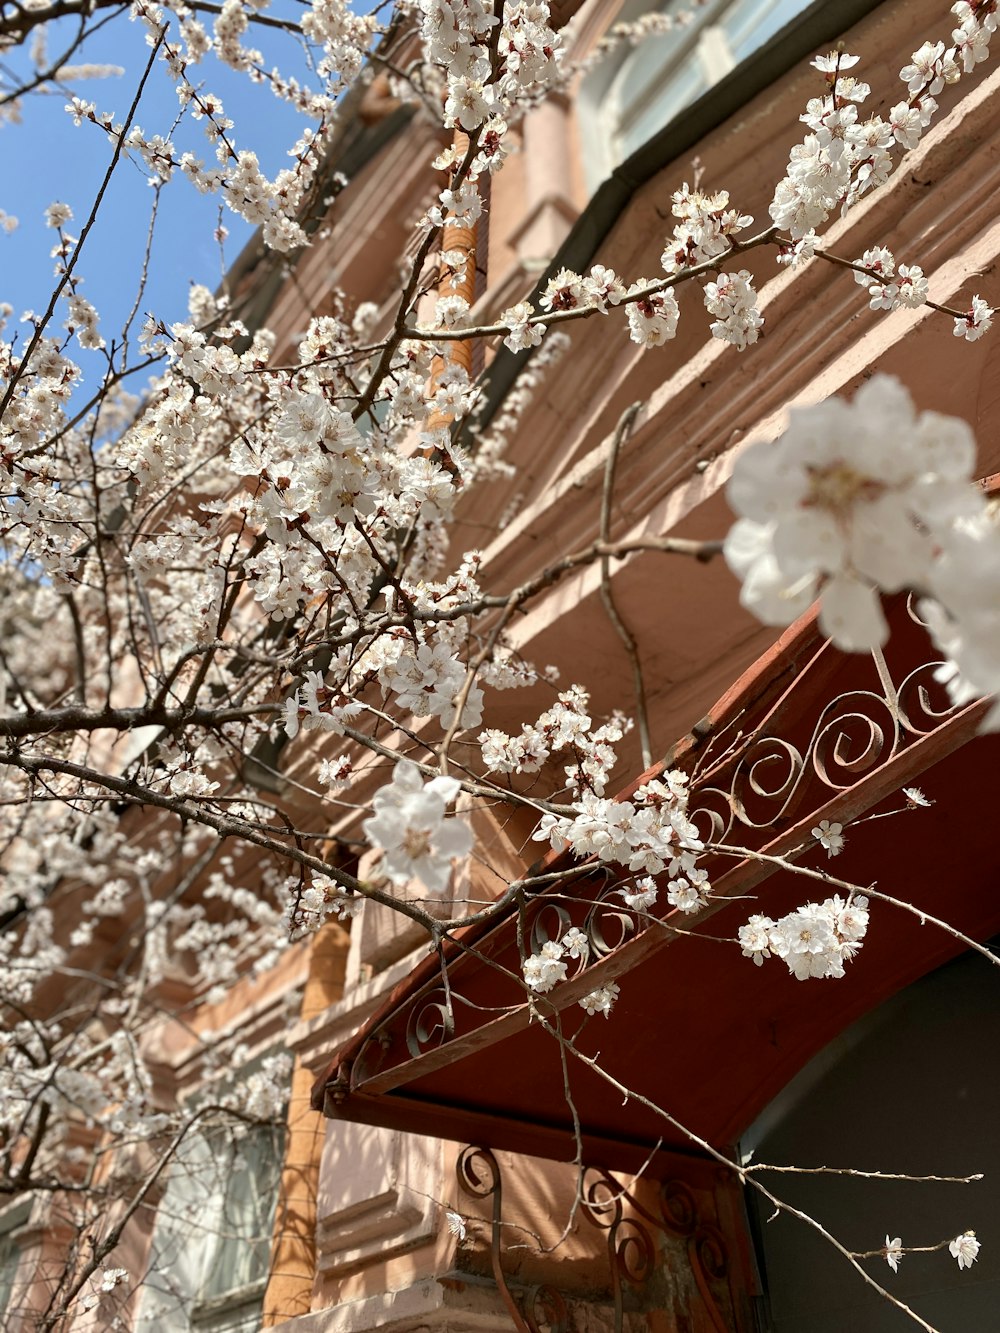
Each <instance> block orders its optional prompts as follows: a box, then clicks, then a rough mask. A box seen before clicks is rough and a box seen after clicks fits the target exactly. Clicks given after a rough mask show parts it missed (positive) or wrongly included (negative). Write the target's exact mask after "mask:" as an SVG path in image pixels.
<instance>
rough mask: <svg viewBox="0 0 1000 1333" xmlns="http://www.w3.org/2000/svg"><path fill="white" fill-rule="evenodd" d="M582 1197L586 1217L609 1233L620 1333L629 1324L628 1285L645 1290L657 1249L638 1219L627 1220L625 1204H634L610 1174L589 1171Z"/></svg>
mask: <svg viewBox="0 0 1000 1333" xmlns="http://www.w3.org/2000/svg"><path fill="white" fill-rule="evenodd" d="M581 1195H582V1207H583V1215H584V1217H586V1218H587V1220H588V1221H590V1222H592V1223H593V1224H594V1226H596V1227H599V1228H600V1229H601V1230H602V1231H606V1232H607V1246H608V1262H609V1266H610V1269H611V1294H612V1297H613V1299H614V1303H615V1333H620V1331H621V1329H622V1326H623V1324H624V1320H625V1285H626V1284H628V1285H629V1286H631V1287H641V1286H644V1285H645V1283H646V1282H647V1281H648V1280H649V1276H650V1274H651V1273H652V1272H653V1269H654V1268H655V1266H656V1245H655V1244H654V1242H653V1238H652V1236H651V1235H650V1234H649V1232H648V1231H647V1230H646V1228H645V1227H644V1226H643V1225H642V1223H641V1222H640V1221H638V1219H637V1218H635V1217H633V1216H626V1214H625V1208H624V1204H623V1202H622V1201H623V1200H626V1199H627V1200H628V1201H629V1202H630V1203H634V1200H632V1199H631V1197H630V1196H629V1195H628V1194H627V1193H626V1191H625V1190H623V1189H622V1187H621V1186H620V1185H619V1184H618V1182H617V1181H616V1180H614V1179H613V1178H612V1177H611V1176H609V1175H608V1174H607V1172H606V1171H599V1170H596V1169H595V1168H589V1169H588V1170H587V1171H585V1172H584V1176H583V1188H582V1191H581Z"/></svg>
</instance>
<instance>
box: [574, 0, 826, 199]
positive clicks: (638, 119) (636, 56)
mask: <svg viewBox="0 0 1000 1333" xmlns="http://www.w3.org/2000/svg"><path fill="white" fill-rule="evenodd" d="M806 3H807V0H707V3H705V4H703V5H700V6H699V5H696V4H694V3H693V0H667V2H666V3H665V4H663V5H661V6H660V7H659V10H658V12H659V13H661V14H663V15H665V16H667V17H670V18H673V19H675V20H676V24H675V26H674V28H673V29H672V30H671V31H669V32H666V33H661V34H660V35H658V36H655V37H651V38H648V39H646V40H644V41H643V42H642V43H641V44H640V45H639V46H637V47H632V46H629V45H627V44H622V45H620V46H618V47H617V48H616V49H615V50H613V51H612V52H611V53H610V54H609V55H608V57H607V59H606V60H604V61H602V62H601V64H600V65H599V66H598V67H597V68H596V69H594V70H593V71H592V72H591V73H590V74H588V75H587V77H586V78H585V80H584V83H583V87H582V89H581V117H582V119H583V122H584V124H583V128H584V132H585V142H587V144H588V152H587V154H586V155H585V160H584V165H585V171H586V174H587V183H588V186H589V187H590V189H591V190H592V191H593V190H594V189H596V188H597V186H598V185H599V184H600V182H601V181H602V180H603V179H604V178H605V177H606V176H608V175H609V173H610V172H611V171H612V170H613V169H614V168H615V167H616V166H618V165H619V163H621V162H624V161H625V160H626V159H627V158H628V157H630V156H631V154H632V153H634V152H636V150H637V149H639V148H641V147H642V145H643V144H644V143H646V142H647V141H648V140H649V139H651V138H652V137H653V135H654V134H656V132H657V131H658V130H661V129H663V127H664V126H665V125H668V124H669V123H670V122H671V121H672V120H673V119H674V118H675V117H676V116H677V115H678V114H679V113H680V112H681V111H683V110H684V108H685V107H686V106H690V105H691V103H692V102H695V101H697V99H698V98H699V97H701V95H702V94H703V93H706V92H707V91H708V90H709V89H710V88H711V87H712V86H713V84H716V83H718V81H719V80H720V79H723V78H725V76H726V75H727V74H728V73H729V72H730V71H731V70H733V69H735V68H736V66H737V65H739V64H740V63H741V62H742V61H744V60H746V59H747V57H748V56H751V55H753V54H754V52H756V51H758V50H759V49H760V47H762V46H763V45H764V43H765V42H767V41H769V40H770V39H771V38H772V37H773V36H774V34H775V33H777V32H779V31H780V30H781V29H782V28H783V27H784V26H785V24H786V23H788V22H789V21H790V20H791V19H793V18H794V17H795V15H796V14H797V13H799V11H800V10H802V9H804V8H805V6H806ZM649 9H650V6H649V5H648V3H645V0H634V2H633V3H631V4H627V5H625V7H624V8H623V10H622V13H621V20H620V21H622V22H626V23H628V22H633V21H634V20H636V19H638V18H640V17H641V16H642V15H643V14H645V13H648V12H649ZM591 146H594V147H593V150H591Z"/></svg>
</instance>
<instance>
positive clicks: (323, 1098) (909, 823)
mask: <svg viewBox="0 0 1000 1333" xmlns="http://www.w3.org/2000/svg"><path fill="white" fill-rule="evenodd" d="M887 614H888V616H889V620H890V626H891V638H890V641H889V644H888V647H887V650H886V654H885V657H884V658H881V659H880V658H879V657H875V658H873V657H871V656H864V655H845V654H843V653H840V652H839V651H837V650H836V649H835V648H833V647H832V646H831V645H830V644H829V643H827V642H825V641H824V640H823V639H822V637H821V635H820V634H819V631H818V630H817V628H816V625H815V620H814V618H813V617H807V618H806V619H804V620H803V621H802V622H800V623H799V624H798V625H796V626H795V627H793V629H791V630H789V631H788V633H786V634H785V635H784V636H783V637H782V639H780V640H779V642H778V643H777V644H776V645H775V646H774V647H773V649H772V650H771V651H770V652H768V653H767V654H766V655H765V656H764V657H762V658H761V659H760V660H759V661H758V662H757V663H756V664H755V665H754V666H753V667H752V668H751V669H750V670H749V671H748V672H747V673H746V674H745V675H744V676H743V677H742V678H741V679H740V680H739V681H738V682H737V684H736V685H735V686H734V687H733V688H732V690H731V691H730V692H729V693H728V694H727V695H726V696H725V698H723V699H722V700H721V701H720V703H719V704H718V705H717V706H716V707H715V708H714V709H713V710H712V711H711V712H710V713H709V714H708V716H707V717H706V718H705V719H704V720H703V721H702V723H700V724H699V726H698V727H697V728H696V729H695V733H693V734H692V736H691V737H688V738H686V739H685V741H684V742H682V743H681V745H680V746H678V747H676V749H675V752H674V753H672V754H671V755H670V756H668V758H667V760H666V761H665V763H666V764H668V765H669V764H673V765H678V766H681V767H683V768H685V769H686V770H687V771H688V773H689V774H690V775H691V779H692V796H691V800H690V805H689V812H690V813H691V815H692V817H693V818H694V819H695V822H696V823H697V824H698V826H699V828H700V829H701V830H702V831H703V833H704V835H705V836H706V838H708V839H710V840H711V841H712V842H713V843H724V844H727V845H729V846H731V847H743V848H748V849H752V850H754V851H757V852H763V853H766V854H767V855H771V856H780V855H783V854H786V853H789V852H791V851H792V850H793V849H796V848H799V847H803V846H804V847H806V848H807V849H808V850H807V851H806V852H804V853H803V854H802V855H800V856H799V857H798V864H799V865H801V866H806V867H811V868H814V869H817V870H822V871H828V872H829V873H831V874H833V875H836V877H837V878H840V879H844V880H849V881H854V882H857V883H861V884H864V885H868V884H874V885H875V887H876V889H877V891H878V892H881V893H884V894H888V895H890V896H892V897H895V898H898V899H900V900H904V901H905V902H906V903H909V904H912V905H913V906H914V907H915V908H916V909H918V911H919V912H924V913H927V914H928V916H930V917H935V918H941V919H943V920H944V921H947V922H948V923H950V924H951V925H952V926H954V927H955V928H957V929H958V930H959V931H961V932H963V933H964V934H966V935H968V936H971V937H972V938H974V939H978V940H983V939H987V938H989V937H990V936H991V935H993V934H995V933H996V932H997V931H998V930H1000V894H998V893H997V892H996V871H997V863H998V859H1000V858H998V854H997V851H996V845H997V843H996V836H995V825H994V821H995V819H996V813H995V788H994V781H993V776H994V774H995V773H996V771H997V764H998V760H1000V738H997V737H993V736H989V737H980V738H978V739H975V741H974V743H971V744H970V743H969V742H972V741H973V738H974V737H975V735H976V731H977V727H978V724H979V723H980V721H981V719H982V716H983V713H984V711H985V705H984V704H982V703H976V704H972V705H968V706H966V707H963V708H959V709H955V708H952V707H951V706H950V704H949V700H948V697H947V694H946V692H945V691H944V689H943V687H942V686H941V685H940V684H939V683H938V682H937V681H936V680H935V678H934V676H935V668H936V666H937V665H938V662H937V660H936V658H935V656H934V652H933V647H932V645H931V643H930V640H929V638H928V637H927V635H926V632H925V631H924V629H923V627H922V626H921V625H919V623H917V621H916V619H915V617H914V615H913V614H912V612H911V609H910V607H909V605H908V603H907V602H906V600H905V599H904V598H902V597H899V598H897V599H895V600H894V602H893V603H892V604H891V605H889V606H888V607H887ZM661 767H663V765H658V766H657V768H656V769H654V770H652V771H651V773H650V774H645V775H643V778H642V779H639V780H637V782H636V783H635V784H633V787H632V788H630V789H629V791H627V792H624V793H622V796H623V797H625V796H627V795H628V794H629V792H630V791H632V790H634V787H635V786H638V785H639V782H640V781H642V780H645V779H648V778H649V777H650V776H651V775H652V774H653V773H655V772H656V771H658V770H659V769H660V768H661ZM918 779H919V782H920V785H921V787H922V788H923V790H924V791H925V792H926V794H927V796H928V797H930V798H931V799H932V800H933V801H934V805H933V807H932V808H931V809H927V810H924V809H922V810H919V811H917V812H912V811H911V812H904V813H898V814H895V815H893V816H892V817H891V818H886V819H881V818H879V819H875V820H874V821H873V820H871V819H863V820H862V817H863V816H872V815H880V814H882V813H883V812H886V811H890V810H895V811H899V810H900V809H901V808H902V807H903V806H904V804H905V801H904V798H903V797H902V796H901V795H900V789H901V788H902V787H903V786H905V785H907V784H910V783H914V782H916V781H917V780H918ZM821 818H826V819H829V820H836V821H839V822H840V823H842V824H844V825H845V826H846V825H848V824H851V825H852V827H851V828H850V830H849V833H848V839H847V845H846V848H845V850H844V851H843V853H842V854H841V855H839V856H838V857H837V858H836V860H829V859H828V858H827V856H826V854H825V853H824V852H823V851H822V850H821V849H820V848H819V847H818V846H817V844H816V841H815V839H814V838H813V837H812V834H811V829H812V828H813V827H814V826H815V825H816V823H817V821H818V820H819V819H821ZM858 820H862V822H860V823H856V822H855V821H858ZM561 864H562V862H560V860H559V858H557V857H550V858H549V859H548V861H547V862H546V868H547V869H550V868H553V867H555V868H559V866H560V865H561ZM565 864H566V865H567V867H568V865H569V862H566V863H565ZM703 864H704V865H705V867H706V869H708V870H709V873H710V876H711V880H712V883H713V895H712V901H711V903H710V905H709V907H708V908H706V909H705V910H704V911H702V912H701V913H700V914H699V915H697V916H695V917H691V916H684V915H683V914H680V913H678V912H676V911H674V910H673V909H670V908H669V907H668V906H667V905H666V904H665V903H663V907H662V908H660V907H658V908H654V911H657V910H660V911H662V916H661V917H660V918H659V919H657V920H648V919H644V918H642V917H640V916H638V915H637V914H636V913H634V912H630V911H628V910H626V909H625V908H624V906H623V905H622V900H621V898H620V897H618V896H615V895H612V894H611V889H612V888H613V885H612V884H611V883H609V881H608V878H607V875H606V873H605V871H604V870H603V869H602V868H600V867H598V866H596V865H595V867H594V873H593V874H592V875H590V876H589V877H579V876H576V877H574V878H572V879H571V880H568V881H567V882H566V883H564V884H560V883H556V884H555V885H553V886H552V887H551V888H546V889H545V890H544V891H542V892H538V893H536V894H534V895H531V896H530V897H528V898H527V899H526V901H524V902H523V903H522V904H520V905H518V904H516V903H512V904H511V905H510V907H509V908H508V909H507V910H506V911H505V912H504V914H503V915H502V916H501V917H500V918H499V919H495V920H493V921H491V922H488V923H479V924H478V925H475V926H471V927H467V928H465V929H464V930H459V931H456V932H455V933H454V936H453V937H450V938H447V939H445V940H444V942H443V946H442V953H441V957H440V958H439V957H438V956H437V955H432V956H429V957H428V958H427V959H426V960H425V961H424V962H423V963H422V964H421V965H420V966H418V967H417V968H416V969H415V970H414V971H413V972H412V973H411V975H410V976H409V977H408V978H407V979H406V981H404V982H403V983H402V984H401V985H400V986H399V987H397V988H396V990H395V991H393V992H392V994H391V995H390V996H389V998H388V999H387V1001H386V1002H385V1003H384V1004H383V1005H382V1007H381V1008H380V1009H379V1010H378V1011H377V1013H376V1014H375V1015H374V1016H373V1017H372V1018H371V1019H370V1020H369V1022H368V1023H366V1024H365V1026H364V1027H363V1028H362V1030H361V1031H360V1032H359V1033H358V1034H357V1036H355V1037H354V1039H353V1040H352V1041H350V1042H349V1043H348V1044H347V1045H346V1046H345V1047H344V1048H343V1049H342V1050H341V1051H340V1053H339V1054H338V1056H337V1057H336V1059H335V1060H334V1061H333V1063H332V1064H331V1065H330V1067H329V1068H328V1069H327V1071H326V1072H325V1073H324V1074H323V1075H322V1077H321V1078H320V1079H319V1080H318V1082H317V1084H316V1086H315V1089H314V1095H313V1100H314V1105H315V1106H316V1108H317V1109H322V1110H323V1111H324V1113H325V1114H326V1115H328V1116H331V1117H334V1118H341V1119H347V1120H358V1121H362V1122H365V1123H370V1124H376V1125H384V1126H389V1127H393V1128H397V1129H402V1130H411V1131H415V1132H418V1133H424V1134H431V1135H435V1136H438V1137H445V1138H452V1139H458V1140H464V1141H467V1142H475V1143H479V1144H482V1145H488V1146H490V1147H494V1148H509V1149H514V1150H516V1151H518V1152H522V1153H529V1154H534V1155H537V1156H544V1157H550V1158H555V1159H560V1160H570V1159H572V1158H574V1156H575V1155H576V1152H577V1148H578V1146H580V1147H582V1152H583V1159H584V1160H585V1161H587V1162H590V1163H593V1164H595V1165H599V1166H603V1167H606V1168H609V1169H624V1170H633V1169H636V1168H637V1167H638V1166H639V1165H641V1163H642V1162H643V1161H645V1160H646V1159H647V1157H648V1156H649V1154H650V1153H651V1152H652V1151H653V1150H654V1149H655V1148H656V1147H657V1146H660V1147H661V1148H667V1149H671V1150H673V1151H674V1152H678V1153H685V1154H686V1153H694V1154H695V1155H699V1154H700V1152H701V1151H703V1149H704V1146H708V1145H710V1146H711V1147H713V1148H718V1149H722V1150H726V1149H729V1148H730V1147H731V1146H732V1145H733V1144H734V1143H735V1141H736V1140H737V1138H738V1137H739V1135H740V1134H741V1133H742V1132H743V1131H744V1130H745V1129H746V1128H747V1127H748V1126H749V1125H750V1124H751V1123H752V1122H753V1120H754V1119H755V1118H756V1116H757V1115H758V1114H759V1113H760V1112H761V1111H762V1110H763V1108H764V1107H765V1106H766V1105H767V1104H768V1103H769V1102H770V1101H771V1100H772V1099H773V1097H774V1096H775V1095H776V1094H777V1093H778V1092H779V1091H780V1090H781V1089H782V1088H783V1087H784V1086H785V1085H786V1084H787V1082H788V1081H789V1079H790V1078H791V1077H792V1076H793V1075H794V1074H795V1073H796V1072H797V1071H798V1070H799V1069H801V1068H802V1066H803V1065H804V1064H805V1063H806V1062H807V1061H808V1060H809V1059H810V1058H811V1057H812V1056H813V1055H815V1054H816V1053H817V1052H818V1051H819V1050H821V1049H822V1047H823V1046H825V1045H826V1044H827V1043H828V1042H829V1041H830V1040H831V1039H832V1038H833V1037H835V1036H836V1035H837V1034H838V1033H839V1032H841V1031H842V1030H843V1029H844V1028H846V1027H847V1026H848V1025H849V1024H850V1023H851V1022H853V1021H854V1020H855V1019H857V1018H859V1017H860V1016H861V1015H863V1014H865V1013H866V1012H868V1011H869V1010H871V1009H872V1008H874V1006H876V1005H877V1004H879V1003H880V1002H882V1001H883V1000H885V999H887V998H888V997H889V996H891V995H892V994H894V993H895V992H897V991H898V990H900V989H901V988H903V987H904V986H906V985H908V984H909V983H911V982H912V981H914V980H916V979H917V978H918V977H920V976H922V975H923V974H925V973H926V972H928V971H930V970H931V969H933V968H935V967H937V966H939V965H940V964H942V963H943V962H945V961H947V960H948V959H949V958H951V957H953V956H954V955H955V954H957V953H959V952H961V951H962V949H963V947H964V946H963V944H962V943H961V941H959V940H957V939H956V938H955V937H954V936H953V935H950V934H948V933H947V932H946V931H944V930H942V929H940V928H939V927H938V926H935V925H934V924H932V923H930V922H928V923H927V924H924V923H923V921H922V919H921V917H920V916H919V915H917V914H915V913H914V912H912V911H907V910H905V909H904V908H903V907H902V906H893V905H891V904H889V903H886V902H882V901H878V900H874V899H873V901H872V904H871V923H870V926H869V930H868V935H867V938H866V940H865V943H864V947H863V948H862V949H861V951H860V953H859V954H858V956H857V958H856V959H855V960H854V961H853V962H851V963H850V964H849V965H848V968H847V974H846V976H845V977H844V978H842V979H839V980H836V981H834V980H810V981H805V982H800V981H796V980H795V979H794V978H793V977H791V976H790V974H789V973H788V971H787V969H786V968H785V966H784V965H783V964H782V963H781V962H780V960H777V959H771V960H769V961H767V962H765V964H764V965H763V966H761V967H755V966H754V965H753V963H752V962H750V961H749V960H748V959H747V958H745V957H744V956H743V955H742V953H741V951H740V949H739V948H738V947H737V945H736V944H735V943H733V940H734V939H735V936H736V932H737V929H738V927H739V926H740V925H742V924H743V923H744V922H745V921H746V919H747V917H748V916H750V915H751V914H752V913H754V912H764V913H767V914H768V915H770V916H772V917H777V916H780V915H782V914H784V913H785V912H788V911H790V910H793V909H794V908H795V907H796V906H798V905H799V904H801V903H802V902H805V901H807V900H808V899H822V898H825V897H827V896H828V895H829V894H830V893H832V892H834V889H833V888H831V887H827V886H824V885H823V884H822V883H819V882H817V881H811V882H810V881H808V880H805V879H803V878H802V877H801V876H799V875H797V874H793V873H791V872H789V871H788V870H785V869H780V868H776V867H774V866H771V865H768V864H767V863H761V862H759V861H756V860H753V859H749V858H747V857H741V856H739V855H732V854H730V855H721V854H712V855H711V856H710V857H709V858H707V859H706V860H705V861H704V862H703ZM663 897H664V895H662V894H661V899H663ZM663 909H665V910H663ZM560 924H561V925H562V927H566V926H568V925H569V924H572V925H575V926H578V927H580V929H582V930H584V931H585V932H586V933H587V935H588V936H589V938H590V942H591V947H592V953H591V962H590V964H589V966H587V967H585V968H584V969H583V970H582V971H581V972H580V973H579V974H578V975H577V976H575V977H572V978H571V979H570V980H568V981H566V982H564V983H563V984H561V985H560V986H557V987H556V988H555V989H554V990H553V991H551V992H550V993H549V994H547V995H545V996H541V997H535V998H534V1000H533V1003H532V1004H529V1003H528V1002H527V1001H526V996H525V990H524V986H523V982H522V981H521V965H520V964H521V957H522V956H523V949H522V947H521V943H522V942H526V943H527V944H528V946H529V947H530V942H531V940H532V939H534V940H535V941H539V940H542V939H545V938H548V937H551V936H554V935H555V934H557V933H558V928H559V926H560ZM678 944H679V945H680V946H681V947H677V946H678ZM615 979H617V980H618V982H619V984H620V987H621V994H620V997H619V999H618V1000H617V1002H616V1004H615V1006H614V1009H613V1011H612V1013H611V1016H610V1017H609V1018H608V1019H604V1018H601V1017H594V1018H590V1019H586V1020H585V1018H584V1014H583V1011H582V1010H581V1009H580V1008H579V1006H578V1003H577V1002H578V1000H579V999H580V998H581V997H582V996H583V995H585V994H587V993H588V992H590V991H592V990H594V989H595V988H596V987H597V986H600V985H602V984H605V983H606V982H608V981H611V980H615ZM559 1036H561V1037H562V1038H563V1041H562V1042H561V1041H560V1040H559V1039H558V1037H559ZM570 1038H572V1041H570V1042H568V1044H567V1040H566V1039H570ZM626 1091H627V1095H626ZM575 1117H576V1118H578V1121H579V1130H578V1134H579V1140H580V1143H579V1144H578V1137H577V1131H576V1130H575V1129H574V1118H575Z"/></svg>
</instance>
